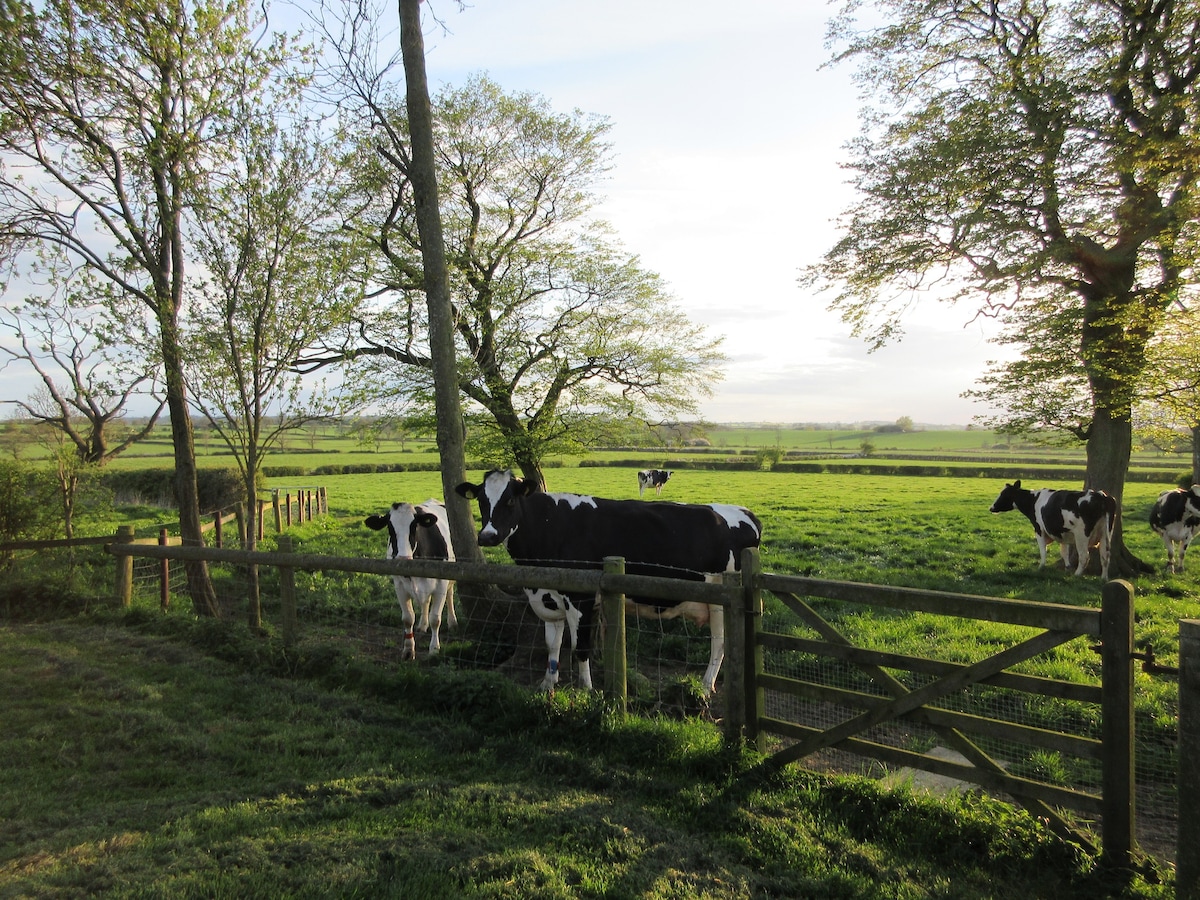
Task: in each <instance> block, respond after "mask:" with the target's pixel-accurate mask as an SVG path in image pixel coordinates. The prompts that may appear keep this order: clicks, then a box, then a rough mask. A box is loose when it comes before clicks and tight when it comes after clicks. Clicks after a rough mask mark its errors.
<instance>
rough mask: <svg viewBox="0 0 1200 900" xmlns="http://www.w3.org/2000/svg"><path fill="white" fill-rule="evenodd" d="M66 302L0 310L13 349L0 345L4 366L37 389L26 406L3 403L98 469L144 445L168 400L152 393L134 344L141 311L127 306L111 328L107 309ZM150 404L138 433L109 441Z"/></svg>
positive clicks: (146, 363)
mask: <svg viewBox="0 0 1200 900" xmlns="http://www.w3.org/2000/svg"><path fill="white" fill-rule="evenodd" d="M84 292H86V289H84ZM74 293H75V294H76V296H75V297H74V298H71V299H68V298H65V297H62V296H60V295H59V294H58V293H57V292H51V294H50V295H49V296H46V297H32V296H31V297H29V298H27V299H26V300H25V301H24V302H22V303H20V304H16V305H12V306H8V307H5V308H3V309H0V327H3V328H6V329H7V330H8V331H9V332H10V333H11V334H12V335H13V337H14V338H15V340H16V342H17V343H16V345H15V346H9V345H0V353H3V354H5V355H7V356H8V357H9V359H8V360H7V361H6V362H5V364H4V366H0V368H4V367H5V366H8V365H9V364H12V363H16V364H22V365H24V366H26V367H28V368H29V369H32V370H33V373H34V375H35V376H36V378H37V380H38V381H39V382H40V383H41V389H40V390H38V391H36V392H35V393H34V394H33V395H31V396H30V397H29V398H27V399H25V400H17V399H13V400H7V401H5V402H7V403H11V404H13V405H14V406H16V407H17V408H18V409H20V410H21V411H22V412H23V413H24V414H25V415H26V416H27V417H28V418H29V419H30V420H32V421H34V422H41V423H43V424H45V425H48V426H50V427H51V428H53V429H54V430H56V431H57V432H59V433H61V434H62V436H63V438H64V439H65V441H66V442H67V443H68V444H69V445H70V446H71V447H72V448H73V452H74V454H75V456H76V457H77V459H78V460H79V462H81V463H83V464H85V465H98V466H102V465H104V464H105V463H107V462H108V461H109V460H111V459H113V458H115V457H117V456H119V455H120V454H121V453H123V452H124V451H125V450H127V449H129V447H131V446H132V445H133V444H135V443H137V442H138V441H140V440H143V439H144V438H146V437H148V436H149V435H150V433H151V432H152V431H153V430H154V426H155V425H156V424H158V419H159V416H160V415H161V414H162V411H163V409H164V408H165V406H166V398H164V397H163V396H162V393H161V391H159V390H158V389H157V387H158V366H157V364H156V363H155V362H154V361H153V357H149V358H148V357H147V355H146V354H145V353H144V352H143V349H142V348H138V347H136V346H133V345H131V343H130V340H129V335H130V334H131V333H132V334H134V336H135V339H136V332H137V330H138V329H137V328H136V326H135V325H134V324H133V323H135V322H136V321H137V319H138V316H139V315H140V311H139V310H138V309H136V308H132V309H130V308H128V305H127V306H126V311H127V312H128V315H127V316H123V317H122V318H121V319H120V320H114V319H113V318H112V316H111V314H110V313H111V312H112V310H113V307H112V306H111V305H106V304H95V303H88V302H87V301H85V300H84V299H83V298H82V297H81V296H79V294H80V293H81V292H80V291H78V290H75V291H74ZM139 395H140V396H145V397H147V398H149V400H150V402H151V403H152V404H153V407H152V408H151V410H150V412H149V414H148V415H146V416H145V418H144V420H143V421H142V422H141V423H140V424H139V425H137V426H136V427H131V428H126V429H124V430H123V431H122V432H121V433H120V434H116V433H114V425H115V424H117V423H118V422H120V421H121V420H122V419H123V418H124V417H125V416H126V415H127V413H128V407H129V404H130V402H131V401H132V400H133V399H134V398H135V397H138V396H139Z"/></svg>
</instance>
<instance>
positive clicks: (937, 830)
mask: <svg viewBox="0 0 1200 900" xmlns="http://www.w3.org/2000/svg"><path fill="white" fill-rule="evenodd" d="M0 698H3V699H0V710H3V725H4V727H3V728H0V757H2V758H3V759H4V760H5V764H4V765H3V766H0V897H76V896H78V897H82V896H93V895H103V896H108V897H284V896H286V897H350V896H361V897H404V898H440V897H446V898H459V897H497V898H502V897H512V898H560V897H561V898H573V897H605V898H621V897H646V898H685V897H686V898H703V897H713V898H718V897H719V898H733V897H739V898H740V897H745V898H750V897H754V898H759V897H855V898H857V897H864V898H876V897H878V898H926V897H962V898H968V897H980V898H983V897H988V898H1001V897H1013V898H1029V897H1051V896H1052V897H1055V898H1056V900H1069V898H1075V897H1079V898H1085V897H1086V898H1088V900H1094V898H1097V897H1168V896H1170V895H1171V894H1170V890H1169V888H1168V887H1165V886H1162V885H1156V884H1153V883H1150V882H1148V881H1147V879H1146V878H1145V877H1144V876H1143V875H1141V874H1137V873H1119V872H1113V871H1105V870H1104V869H1103V868H1101V867H1099V866H1098V865H1097V864H1096V863H1095V862H1094V861H1092V860H1090V859H1088V858H1087V857H1085V856H1083V855H1082V854H1080V853H1078V852H1077V850H1076V848H1074V847H1073V846H1071V845H1068V844H1065V843H1063V842H1061V841H1059V840H1058V839H1057V838H1055V837H1053V836H1052V835H1051V834H1050V833H1049V832H1048V831H1046V830H1044V829H1043V828H1042V827H1041V826H1040V825H1039V824H1038V823H1037V822H1035V821H1034V820H1032V819H1031V818H1030V817H1029V816H1027V815H1026V814H1024V813H1022V812H1019V811H1015V810H1013V809H1012V808H1010V807H1008V806H1006V805H1004V804H1000V803H997V802H994V801H990V800H987V799H982V798H979V797H977V796H974V795H970V794H968V795H962V796H956V797H951V798H950V799H948V800H933V799H928V798H924V797H920V796H916V795H913V794H911V793H909V792H908V791H906V790H904V789H886V788H883V787H881V786H879V785H878V784H877V783H875V782H871V781H866V780H859V779H847V778H831V777H826V776H821V775H817V774H813V773H809V772H806V771H804V770H802V769H799V768H796V767H790V768H788V769H787V770H785V771H784V772H783V773H781V774H778V775H775V776H773V777H771V778H770V779H766V778H763V777H759V776H756V775H755V774H754V772H753V770H752V768H751V764H752V763H753V762H754V760H752V759H750V758H749V757H747V756H745V755H742V754H739V753H734V752H731V751H729V750H727V749H726V748H724V747H723V746H722V745H721V742H720V738H719V736H718V735H717V733H716V731H715V729H713V728H712V727H711V726H709V725H705V724H701V723H695V722H670V721H653V722H651V721H646V720H630V721H628V722H620V721H618V720H617V719H616V718H615V717H613V716H611V715H609V714H608V713H607V712H606V711H605V710H604V708H603V706H602V705H601V703H600V702H599V701H598V700H597V699H596V698H594V697H588V696H583V695H580V694H577V693H573V692H570V691H560V692H559V693H558V694H557V695H556V696H554V697H553V698H547V697H545V696H541V695H532V694H529V693H528V692H525V691H522V690H519V689H516V688H514V687H513V686H512V685H510V684H508V683H506V682H505V681H503V680H502V679H498V678H493V677H489V676H486V675H481V674H478V673H462V672H454V673H451V672H449V671H447V670H444V669H440V668H437V667H432V668H431V667H427V666H422V667H416V666H405V667H397V668H390V669H386V670H385V669H379V668H376V667H374V666H373V664H371V663H367V662H364V661H362V660H357V659H353V658H350V657H343V656H340V655H337V653H336V651H332V650H326V651H323V652H314V651H310V652H309V654H308V655H303V654H300V655H297V654H292V655H288V654H286V653H284V651H283V650H282V648H281V647H280V646H279V645H278V644H276V643H275V642H274V641H273V640H271V639H264V638H261V637H257V636H251V635H250V634H249V633H248V632H247V631H246V630H245V629H244V628H242V627H240V626H238V625H234V624H229V623H217V622H212V623H205V622H201V623H195V622H194V621H189V620H188V617H187V616H185V615H183V614H181V613H171V614H168V615H165V616H163V615H160V614H157V613H153V612H151V611H148V610H138V609H136V608H135V609H134V610H132V611H130V612H127V613H124V614H117V613H113V612H104V611H101V612H99V613H94V614H91V615H79V616H66V617H64V618H59V619H56V620H51V621H42V622H6V623H2V624H0ZM1150 875H1151V880H1153V875H1154V873H1152V872H1151V873H1150Z"/></svg>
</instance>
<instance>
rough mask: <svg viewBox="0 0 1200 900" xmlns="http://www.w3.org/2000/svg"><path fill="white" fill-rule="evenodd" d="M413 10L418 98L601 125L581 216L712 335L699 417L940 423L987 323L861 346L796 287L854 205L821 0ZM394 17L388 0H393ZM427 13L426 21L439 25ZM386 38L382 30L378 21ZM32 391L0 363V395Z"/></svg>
mask: <svg viewBox="0 0 1200 900" xmlns="http://www.w3.org/2000/svg"><path fill="white" fill-rule="evenodd" d="M469 3H470V5H468V6H465V7H462V8H460V5H459V3H458V0H425V2H424V3H423V4H422V8H423V10H424V15H425V47H426V54H427V60H426V64H427V73H428V77H429V82H430V90H431V92H432V93H436V92H437V91H438V90H440V89H441V87H443V86H445V85H447V84H449V85H461V84H463V83H464V82H465V81H466V80H467V78H468V77H469V76H470V75H472V74H476V73H486V74H487V75H488V76H489V77H490V78H491V79H492V80H494V81H495V82H497V83H498V84H499V85H500V86H501V87H502V88H503V89H504V90H505V91H507V92H517V91H532V92H536V93H538V94H541V95H542V96H544V97H545V98H546V99H547V101H548V102H549V103H550V105H551V107H552V108H553V109H555V110H556V111H558V112H562V113H567V112H570V111H572V110H576V109H578V110H580V111H582V112H584V113H589V114H595V115H600V116H604V117H606V118H607V119H608V120H609V121H610V123H611V126H612V127H611V131H610V132H609V134H608V139H609V141H610V143H611V145H612V151H613V153H612V162H613V167H612V170H611V172H610V173H609V178H608V180H607V181H606V182H604V183H603V184H602V185H601V186H600V189H601V192H602V198H603V199H602V202H601V204H600V205H599V207H598V209H597V214H598V215H599V216H600V217H601V218H603V219H605V220H607V221H608V222H609V223H610V224H611V225H612V226H613V227H614V228H615V231H616V234H617V236H618V237H619V239H620V240H621V242H622V243H623V245H624V247H625V249H626V250H627V251H629V252H630V253H632V254H635V255H637V256H638V257H639V259H640V261H641V263H642V265H643V266H644V267H645V268H647V269H649V270H652V271H654V272H657V273H658V274H659V275H660V276H662V278H663V279H664V280H665V281H666V283H667V286H668V288H669V290H670V292H671V293H672V295H673V296H674V297H675V298H676V300H677V302H678V305H679V307H680V309H682V310H683V312H684V313H685V314H686V315H687V316H688V318H689V319H690V320H691V321H693V322H695V323H699V324H702V325H704V326H705V327H706V328H707V330H708V332H709V334H710V335H712V336H723V337H724V344H723V346H722V350H723V351H724V353H725V354H726V355H727V357H728V360H729V361H728V363H727V365H726V366H725V369H724V372H725V378H724V380H723V381H721V382H718V383H717V384H716V385H714V388H715V392H714V394H713V396H712V397H711V398H708V399H706V400H703V401H702V402H701V406H700V411H701V414H702V415H703V417H704V418H705V419H706V420H707V421H710V422H718V423H719V422H764V423H773V424H790V423H809V422H817V423H844V424H852V423H860V422H894V421H896V420H897V419H899V418H900V417H908V418H911V419H912V420H913V421H914V422H916V423H918V424H924V425H958V426H964V425H967V424H969V423H970V422H972V420H973V419H974V417H976V416H978V415H982V414H986V413H987V412H989V410H988V409H986V408H985V407H983V406H982V405H980V404H979V402H978V401H973V400H968V399H964V398H962V397H961V396H960V395H961V394H962V392H963V391H965V390H968V389H970V388H972V387H973V386H975V384H976V381H977V379H978V378H979V376H980V375H981V374H982V373H983V372H984V371H985V370H986V368H987V362H988V361H989V360H991V359H995V358H997V357H1000V356H1002V354H1003V350H1002V348H999V347H997V346H995V345H993V344H989V342H988V337H989V332H988V331H987V330H986V329H987V323H986V322H979V321H975V322H972V321H971V320H972V318H973V317H972V312H973V310H972V309H969V308H965V307H961V306H960V307H957V308H956V307H950V306H947V305H946V304H942V303H937V302H936V301H934V300H933V299H925V300H923V301H922V303H921V305H919V306H918V307H917V309H916V310H915V312H914V313H913V314H911V315H909V316H908V317H906V319H905V329H906V333H905V337H904V339H903V340H901V341H900V342H898V343H895V344H893V345H890V346H887V347H885V348H883V349H880V350H877V351H875V352H873V353H871V352H868V345H867V344H866V343H865V342H864V341H863V340H861V339H859V338H856V337H853V336H851V334H850V328H849V326H847V325H845V324H844V323H843V322H842V321H841V320H840V319H839V318H838V316H837V315H835V314H833V313H831V312H829V311H828V310H827V306H828V303H829V300H830V296H829V295H826V294H818V295H813V294H812V293H809V292H806V291H804V290H803V289H801V287H800V286H799V284H798V281H797V279H798V277H799V275H800V272H801V270H802V269H803V268H804V267H805V266H807V265H811V264H813V263H815V262H817V261H818V260H819V259H820V257H821V256H822V254H823V253H824V252H825V251H826V250H828V249H829V248H830V247H831V246H832V245H833V243H834V242H835V240H836V239H837V236H838V232H837V219H838V217H839V215H840V214H841V213H842V212H843V211H844V210H845V209H846V208H847V207H848V206H849V205H850V203H851V202H852V201H853V199H854V194H853V192H852V189H851V187H850V186H849V184H848V183H847V177H848V175H847V173H846V172H845V171H844V170H843V169H842V168H841V164H842V163H844V162H845V161H846V160H847V159H848V154H847V152H846V150H845V145H846V143H847V142H848V141H849V140H851V139H852V138H853V137H855V136H856V135H857V133H858V116H859V109H860V101H859V98H858V96H857V88H856V86H855V85H854V84H853V83H852V79H851V76H852V70H851V68H850V67H849V66H848V65H841V66H828V65H825V63H826V62H827V61H828V60H829V58H830V50H829V49H828V48H827V47H826V46H825V31H826V23H827V20H828V19H829V18H830V17H831V16H832V15H833V14H834V13H835V11H836V9H837V5H827V4H826V3H825V2H824V0H745V2H743V3H740V4H731V3H728V2H716V0H469ZM391 8H392V9H393V11H394V8H395V5H394V4H391ZM431 16H436V18H437V19H438V20H440V23H441V24H440V25H439V24H437V23H436V22H435V21H434V20H433V18H431ZM382 30H383V32H384V41H387V40H389V39H394V40H395V45H394V46H393V47H390V48H381V51H383V52H384V55H390V53H392V52H395V51H396V50H397V49H398V46H399V38H398V34H397V33H396V32H395V31H392V32H391V33H390V34H389V32H388V29H387V28H386V26H385V27H384V28H383V29H382ZM31 390H32V383H31V382H30V381H29V380H28V379H27V378H25V379H23V378H22V377H21V373H20V372H19V371H16V370H15V367H14V366H11V365H10V366H8V367H7V368H6V369H3V370H0V399H3V398H9V399H13V398H22V399H24V398H26V397H28V396H29V393H30V391H31Z"/></svg>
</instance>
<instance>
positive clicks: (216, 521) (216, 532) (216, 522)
mask: <svg viewBox="0 0 1200 900" xmlns="http://www.w3.org/2000/svg"><path fill="white" fill-rule="evenodd" d="M223 527H224V526H223V523H222V522H221V510H219V509H218V510H217V511H216V512H215V513H213V540H214V541H216V546H217V549H220V548H221V547H224V546H225V542H224V540H223V535H222V534H221V530H222V528H223Z"/></svg>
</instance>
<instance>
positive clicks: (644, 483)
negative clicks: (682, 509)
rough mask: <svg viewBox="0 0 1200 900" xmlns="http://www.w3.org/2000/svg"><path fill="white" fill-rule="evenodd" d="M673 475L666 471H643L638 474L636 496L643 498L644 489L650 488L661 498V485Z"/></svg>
mask: <svg viewBox="0 0 1200 900" xmlns="http://www.w3.org/2000/svg"><path fill="white" fill-rule="evenodd" d="M674 474H675V473H674V472H668V471H667V470H666V469H643V470H642V471H641V472H638V496H639V497H642V496H645V494H646V488H648V487H652V488H654V493H655V494H657V495H658V496H660V497H661V496H662V489H663V485H665V484H666V483H667V480H668V479H669V478H670V477H671V476H672V475H674Z"/></svg>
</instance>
